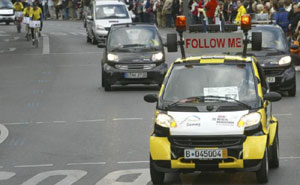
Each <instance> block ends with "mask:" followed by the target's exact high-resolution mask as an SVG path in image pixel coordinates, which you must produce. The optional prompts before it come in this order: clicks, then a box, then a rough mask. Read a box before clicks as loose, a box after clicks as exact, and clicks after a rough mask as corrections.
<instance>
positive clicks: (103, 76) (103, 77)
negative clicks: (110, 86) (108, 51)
mask: <svg viewBox="0 0 300 185" xmlns="http://www.w3.org/2000/svg"><path fill="white" fill-rule="evenodd" d="M101 75H102V78H101V81H102V83H101V86H102V87H104V84H105V75H104V71H103V67H102V70H101Z"/></svg>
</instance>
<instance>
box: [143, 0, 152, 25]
mask: <svg viewBox="0 0 300 185" xmlns="http://www.w3.org/2000/svg"><path fill="white" fill-rule="evenodd" d="M152 16H153V1H152V2H150V0H147V1H146V4H145V17H144V21H145V22H146V23H152V20H153V18H152Z"/></svg>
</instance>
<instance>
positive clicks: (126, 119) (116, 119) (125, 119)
mask: <svg viewBox="0 0 300 185" xmlns="http://www.w3.org/2000/svg"><path fill="white" fill-rule="evenodd" d="M143 119H144V118H114V119H113V121H128V120H143Z"/></svg>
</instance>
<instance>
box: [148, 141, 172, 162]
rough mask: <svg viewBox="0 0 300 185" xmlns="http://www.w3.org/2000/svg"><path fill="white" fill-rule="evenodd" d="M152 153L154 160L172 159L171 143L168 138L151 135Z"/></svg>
mask: <svg viewBox="0 0 300 185" xmlns="http://www.w3.org/2000/svg"><path fill="white" fill-rule="evenodd" d="M150 154H151V157H152V159H153V160H171V144H170V142H169V140H168V138H167V137H154V136H150Z"/></svg>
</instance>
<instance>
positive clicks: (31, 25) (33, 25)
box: [30, 21, 41, 48]
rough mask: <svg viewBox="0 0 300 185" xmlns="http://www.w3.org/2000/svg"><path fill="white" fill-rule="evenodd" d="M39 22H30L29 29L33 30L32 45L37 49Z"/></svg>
mask: <svg viewBox="0 0 300 185" xmlns="http://www.w3.org/2000/svg"><path fill="white" fill-rule="evenodd" d="M40 27H41V21H30V28H33V29H34V32H33V33H34V35H33V36H34V41H33V43H32V44H33V45H34V46H35V47H36V48H38V47H39V33H40Z"/></svg>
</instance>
